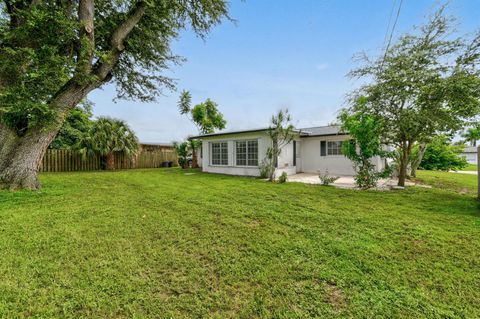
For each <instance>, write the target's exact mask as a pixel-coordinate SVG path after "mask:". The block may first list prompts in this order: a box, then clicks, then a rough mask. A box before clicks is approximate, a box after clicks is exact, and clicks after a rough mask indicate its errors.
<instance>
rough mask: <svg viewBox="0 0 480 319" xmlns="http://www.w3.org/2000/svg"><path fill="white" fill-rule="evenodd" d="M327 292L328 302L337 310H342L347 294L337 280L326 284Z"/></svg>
mask: <svg viewBox="0 0 480 319" xmlns="http://www.w3.org/2000/svg"><path fill="white" fill-rule="evenodd" d="M325 293H326V294H327V298H328V303H329V304H330V305H331V306H332V307H333V309H335V311H340V310H342V309H343V308H344V307H345V304H346V300H345V295H344V294H343V292H342V290H341V289H340V288H339V287H338V286H337V284H336V283H335V282H329V283H327V284H326V285H325Z"/></svg>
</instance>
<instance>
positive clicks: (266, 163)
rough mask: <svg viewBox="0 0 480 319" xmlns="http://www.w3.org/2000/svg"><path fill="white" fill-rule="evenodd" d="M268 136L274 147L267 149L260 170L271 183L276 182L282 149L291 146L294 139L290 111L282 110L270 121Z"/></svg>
mask: <svg viewBox="0 0 480 319" xmlns="http://www.w3.org/2000/svg"><path fill="white" fill-rule="evenodd" d="M268 136H269V137H270V139H271V140H272V146H270V147H268V148H267V154H266V157H265V159H264V160H263V161H262V163H261V166H260V170H261V171H262V172H263V174H265V175H266V176H265V177H267V178H268V179H269V181H274V180H275V168H276V167H277V164H278V157H279V156H280V154H281V152H282V148H283V147H284V146H286V145H287V144H289V143H290V142H291V141H292V140H293V138H294V127H293V125H292V124H291V116H290V114H289V113H288V109H285V110H280V111H278V113H277V114H275V115H273V116H272V118H271V120H270V127H269V129H268Z"/></svg>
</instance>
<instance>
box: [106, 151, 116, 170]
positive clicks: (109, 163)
mask: <svg viewBox="0 0 480 319" xmlns="http://www.w3.org/2000/svg"><path fill="white" fill-rule="evenodd" d="M106 168H107V170H109V171H111V170H114V169H115V154H113V153H108V154H107V157H106Z"/></svg>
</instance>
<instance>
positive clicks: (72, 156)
mask: <svg viewBox="0 0 480 319" xmlns="http://www.w3.org/2000/svg"><path fill="white" fill-rule="evenodd" d="M163 162H173V165H174V166H177V165H178V158H177V154H176V153H175V151H174V150H169V149H166V150H165V149H164V150H158V151H140V152H139V153H138V154H137V155H136V156H134V157H128V156H126V155H125V154H123V153H115V169H130V168H157V167H162V163H163ZM104 167H105V165H104V161H103V158H102V157H101V156H99V155H94V156H86V157H83V156H82V155H81V154H79V153H78V152H75V151H71V150H53V149H48V150H47V152H46V153H45V156H44V157H43V160H42V164H41V165H40V172H73V171H97V170H102V169H103V168H104Z"/></svg>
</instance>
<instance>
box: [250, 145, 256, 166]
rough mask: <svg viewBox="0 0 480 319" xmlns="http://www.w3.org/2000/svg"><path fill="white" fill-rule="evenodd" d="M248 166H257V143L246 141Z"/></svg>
mask: <svg viewBox="0 0 480 319" xmlns="http://www.w3.org/2000/svg"><path fill="white" fill-rule="evenodd" d="M248 166H258V141H248Z"/></svg>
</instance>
